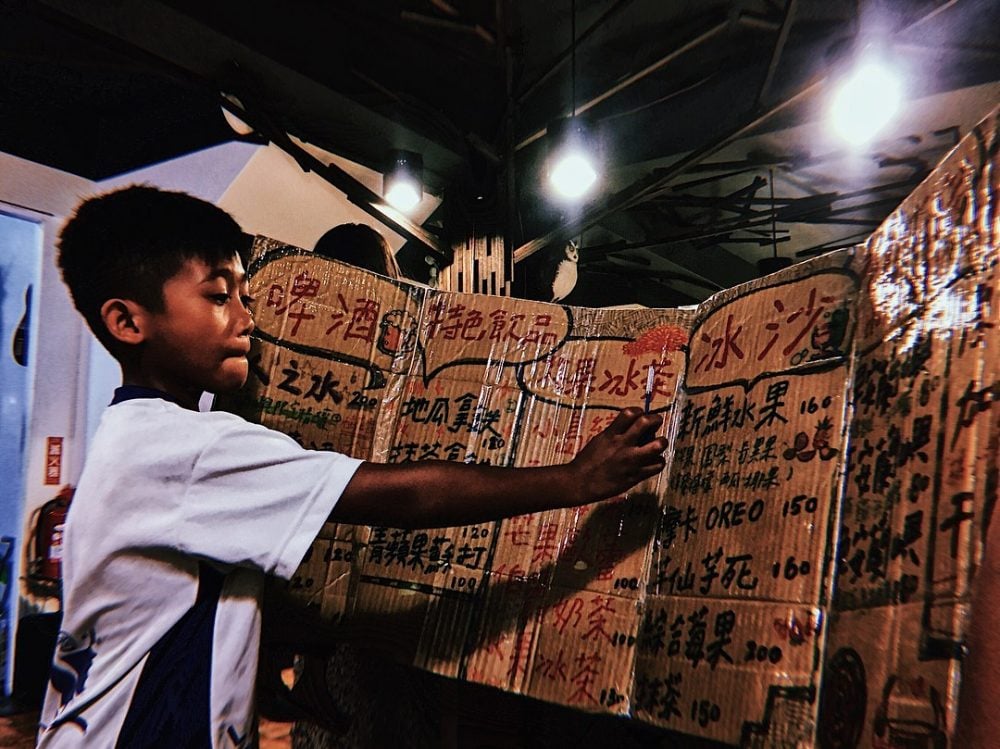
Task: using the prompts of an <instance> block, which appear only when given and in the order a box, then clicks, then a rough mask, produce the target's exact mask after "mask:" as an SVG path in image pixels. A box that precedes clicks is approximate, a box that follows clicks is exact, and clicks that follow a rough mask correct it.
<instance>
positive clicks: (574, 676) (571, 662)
mask: <svg viewBox="0 0 1000 749" xmlns="http://www.w3.org/2000/svg"><path fill="white" fill-rule="evenodd" d="M637 607H638V603H637V602H636V601H634V600H632V599H629V598H621V597H618V596H612V595H605V594H602V593H594V592H591V591H577V590H572V589H565V588H558V587H552V588H551V589H550V590H549V592H548V595H547V597H546V599H545V603H544V606H543V608H542V612H541V617H540V620H539V626H538V632H537V635H536V637H535V647H534V649H533V652H532V658H531V668H530V672H529V675H528V680H527V684H526V686H525V690H524V691H525V694H528V695H530V696H532V697H537V698H539V699H544V700H547V701H550V702H558V703H560V704H563V705H568V706H570V707H574V708H577V709H579V710H586V711H589V712H609V713H616V714H622V715H624V714H627V713H628V711H629V707H630V700H629V694H630V692H631V682H632V664H633V661H634V658H635V641H636V636H637V634H638V623H639V617H638V610H637Z"/></svg>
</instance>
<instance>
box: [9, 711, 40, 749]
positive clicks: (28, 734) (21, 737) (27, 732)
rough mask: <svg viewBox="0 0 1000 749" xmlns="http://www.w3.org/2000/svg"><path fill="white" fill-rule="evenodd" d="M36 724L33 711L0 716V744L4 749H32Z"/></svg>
mask: <svg viewBox="0 0 1000 749" xmlns="http://www.w3.org/2000/svg"><path fill="white" fill-rule="evenodd" d="M37 726H38V721H37V717H36V716H35V715H34V713H22V714H20V715H10V716H6V717H2V718H0V746H2V747H4V749H33V747H34V746H35V729H36V728H37Z"/></svg>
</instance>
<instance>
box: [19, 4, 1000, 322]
mask: <svg viewBox="0 0 1000 749" xmlns="http://www.w3.org/2000/svg"><path fill="white" fill-rule="evenodd" d="M997 28H1000V2H998V1H997V0H892V1H891V2H890V1H889V0H883V2H865V1H864V0H780V1H779V0H743V1H733V2H723V1H721V0H688V1H686V2H681V1H672V2H665V1H664V0H575V1H574V0H561V1H560V2H530V1H528V0H524V1H522V2H517V0H338V1H337V2H320V1H319V0H310V1H300V2H288V1H287V0H285V1H284V2H279V0H216V1H215V2H204V1H203V0H202V1H199V2H186V1H185V0H128V1H127V0H101V1H99V2H98V1H95V0H87V1H81V0H0V49H2V57H0V60H2V65H0V151H5V152H8V153H12V154H15V155H18V156H21V157H24V158H27V159H30V160H32V161H36V162H40V163H43V164H46V165H49V166H53V167H56V168H59V169H63V170H65V171H68V172H72V173H74V174H79V175H82V176H84V177H88V178H90V179H94V180H100V179H104V178H106V177H110V176H113V175H117V174H120V173H122V172H126V171H130V170H132V169H135V168H138V167H142V166H146V165H148V164H151V163H155V162H158V161H162V160H164V159H167V158H170V157H173V156H177V155H180V154H183V153H187V152H190V151H193V150H196V149H200V148H204V147H206V146H210V145H214V144H217V143H220V142H223V141H226V140H230V139H232V138H233V137H234V136H233V133H232V131H231V130H229V129H228V127H227V126H226V125H225V123H224V121H223V119H222V117H221V115H220V110H219V102H220V96H219V93H220V91H226V92H229V93H231V94H235V95H237V96H239V97H240V99H241V100H242V101H243V102H244V104H246V105H247V107H248V113H249V114H252V115H254V118H255V119H254V121H255V123H258V122H263V123H266V125H267V127H266V128H261V129H262V130H263V131H265V132H268V133H271V134H274V133H279V132H281V133H284V132H287V133H290V134H292V135H295V136H297V137H298V138H300V139H302V140H305V141H308V142H310V143H313V144H316V145H318V146H321V147H323V148H324V149H326V150H328V151H331V152H334V153H337V154H340V155H342V156H345V157H347V158H349V159H352V160H354V161H356V162H358V163H361V164H364V165H366V166H369V167H372V168H375V169H379V170H380V169H381V168H382V166H383V164H384V161H385V158H386V154H387V152H388V151H389V150H390V149H393V148H405V149H408V150H413V151H418V152H420V153H421V154H422V155H423V159H424V165H425V178H426V181H427V185H428V189H429V190H430V191H432V192H434V193H436V194H437V195H439V196H440V197H442V198H443V203H442V206H441V208H440V209H439V211H438V212H437V213H436V214H435V215H434V216H432V217H431V219H430V220H429V222H428V224H427V226H426V227H424V228H425V229H426V230H427V231H428V232H430V234H432V235H439V234H442V233H444V234H445V235H446V237H445V239H446V242H447V240H449V239H453V238H454V237H455V236H459V235H461V234H462V233H463V232H466V231H468V230H469V229H470V227H475V229H476V230H477V231H483V230H484V227H486V229H485V230H488V231H495V232H497V233H500V234H504V235H505V236H506V238H507V240H508V242H509V245H510V247H511V248H512V250H513V251H514V259H515V260H517V261H518V262H517V264H516V266H515V268H516V270H515V280H516V281H517V282H518V283H516V284H515V289H518V288H522V287H521V286H519V282H520V281H521V280H522V279H529V280H530V279H531V277H532V276H533V275H534V274H536V273H538V272H539V271H538V264H539V258H541V257H543V256H544V255H545V254H546V253H547V252H549V251H551V250H552V249H553V248H557V247H560V246H561V245H562V243H563V242H564V241H565V240H566V239H567V238H570V237H573V238H576V239H577V240H578V241H579V242H580V244H581V259H580V271H581V275H580V282H579V284H578V285H577V288H576V289H575V290H574V292H573V294H571V295H570V297H568V298H567V299H566V300H565V301H566V302H567V303H574V304H585V305H602V304H623V303H640V304H645V305H648V306H673V305H677V304H685V303H691V302H695V301H698V300H700V299H702V298H704V297H705V296H707V295H708V294H710V293H712V291H714V290H716V289H719V288H725V287H728V286H732V285H734V284H736V283H740V282H742V281H745V280H748V279H750V278H753V277H755V276H757V275H758V273H759V270H758V261H760V260H762V259H765V258H767V257H770V256H773V255H775V254H777V255H779V256H781V257H784V258H788V259H790V260H792V261H797V260H801V259H804V258H806V257H809V256H812V255H815V254H818V253H820V252H823V251H827V250H829V249H832V248H835V247H839V246H846V245H850V244H853V243H856V242H858V241H860V240H861V239H863V238H864V236H866V235H867V234H868V233H869V232H870V231H871V230H872V229H874V228H875V226H877V225H878V223H879V222H880V221H881V220H882V219H883V218H884V217H885V216H886V215H887V214H888V213H889V212H890V211H891V210H892V208H893V207H895V206H896V205H897V204H898V203H899V201H900V200H901V199H902V197H904V196H905V195H906V194H907V193H909V192H910V191H911V190H912V189H913V187H914V186H915V185H916V184H917V183H918V182H919V181H920V180H921V179H922V178H923V177H924V176H925V175H926V174H927V173H928V171H929V170H930V169H931V168H932V167H933V165H934V164H935V163H936V162H937V161H938V160H939V159H940V158H941V157H942V156H943V155H944V154H945V153H946V152H947V150H948V149H949V148H950V147H951V146H952V145H954V143H955V142H956V140H957V138H958V137H959V136H960V135H961V134H964V132H966V131H967V130H968V129H969V128H970V127H971V126H972V125H974V124H975V123H976V121H977V120H978V119H979V118H981V117H982V116H984V115H985V114H986V113H987V112H988V111H989V110H990V109H992V108H993V107H994V106H995V105H996V104H997V102H998V100H1000V94H998V92H1000V84H998V81H1000V48H998V46H997V35H996V29H997ZM574 39H575V41H576V43H575V44H574V43H573V40H574ZM871 42H877V43H878V44H879V45H880V46H883V47H885V48H886V49H887V50H888V52H889V53H890V54H891V55H892V56H893V58H894V59H895V60H896V61H897V62H898V64H899V65H900V66H901V67H902V69H903V70H905V71H906V76H907V78H906V94H907V98H908V101H910V102H911V104H910V106H909V107H908V108H905V109H904V111H903V113H902V114H901V116H900V118H899V119H898V120H897V121H896V122H895V123H894V124H893V125H891V126H890V128H889V129H888V130H887V131H886V133H885V134H884V135H883V136H882V137H881V138H880V139H879V140H877V141H876V142H875V143H873V144H872V145H870V146H868V148H867V149H866V150H865V151H864V152H862V153H860V154H856V153H851V152H848V151H846V150H845V149H844V147H842V146H840V145H837V144H836V143H834V142H832V141H830V140H829V139H827V138H826V136H824V135H823V130H822V127H821V118H822V113H823V101H824V94H826V93H828V92H829V84H830V82H832V81H833V80H834V79H835V78H836V76H837V75H838V74H839V71H840V70H841V69H842V68H843V66H844V65H845V63H846V61H848V60H849V59H850V57H851V53H852V50H854V49H856V48H858V47H859V46H862V45H864V44H867V43H871ZM574 104H575V108H576V110H577V112H578V113H580V112H582V113H583V114H584V115H585V116H587V117H588V118H589V119H591V120H592V122H593V124H594V126H595V128H596V131H597V133H598V134H599V138H600V140H599V142H600V152H601V153H602V155H603V157H604V159H605V163H606V165H607V166H606V168H605V175H604V180H603V182H602V189H601V192H600V194H599V195H597V196H596V197H595V198H593V200H592V201H591V202H590V203H589V204H588V205H586V206H584V207H582V208H579V209H576V210H575V211H573V212H570V211H569V210H568V209H566V208H565V207H560V206H558V205H556V204H553V203H552V202H550V200H549V198H548V197H547V196H546V195H545V194H544V193H543V192H542V191H541V189H540V188H539V184H540V173H541V169H542V162H543V159H544V156H545V138H544V137H542V134H543V133H544V130H545V128H546V127H547V126H548V125H549V124H550V123H551V122H552V121H553V120H555V119H556V118H558V117H561V116H565V115H567V114H569V113H570V112H571V110H572V108H573V106H574ZM410 244H411V246H412V245H415V244H419V235H418V236H416V238H413V239H411V242H410ZM529 286H530V284H529Z"/></svg>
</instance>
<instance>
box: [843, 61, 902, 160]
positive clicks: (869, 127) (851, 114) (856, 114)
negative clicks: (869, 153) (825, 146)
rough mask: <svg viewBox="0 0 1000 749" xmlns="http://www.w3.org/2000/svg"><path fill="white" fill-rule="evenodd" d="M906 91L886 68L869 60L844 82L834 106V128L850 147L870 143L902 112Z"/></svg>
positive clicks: (897, 78) (895, 76)
mask: <svg viewBox="0 0 1000 749" xmlns="http://www.w3.org/2000/svg"><path fill="white" fill-rule="evenodd" d="M902 98H903V87H902V83H901V82H900V80H899V76H898V75H897V74H896V73H895V72H894V71H893V70H891V69H890V68H888V67H886V66H885V65H884V64H882V63H880V62H878V61H875V60H868V61H866V62H863V63H861V64H860V65H859V66H858V67H857V69H855V70H854V72H853V73H851V75H850V76H849V77H848V78H847V79H845V80H844V81H843V83H842V84H841V85H840V88H838V89H837V91H836V92H835V93H834V95H833V99H832V101H831V103H830V127H831V128H832V129H833V131H834V132H835V133H836V134H837V135H839V136H840V137H841V138H843V139H844V140H846V141H848V142H849V143H851V144H853V145H856V146H860V145H864V144H865V143H868V142H869V141H870V140H871V139H872V138H873V137H874V136H875V134H876V133H878V132H879V131H880V130H881V129H882V128H883V127H885V126H886V124H888V123H889V121H890V120H891V119H892V118H893V116H894V115H895V114H896V112H897V111H898V110H899V105H900V103H901V102H902Z"/></svg>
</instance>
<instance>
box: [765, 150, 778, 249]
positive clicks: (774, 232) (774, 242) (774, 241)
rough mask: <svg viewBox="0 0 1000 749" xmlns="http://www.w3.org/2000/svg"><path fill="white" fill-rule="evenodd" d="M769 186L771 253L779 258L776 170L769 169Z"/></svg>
mask: <svg viewBox="0 0 1000 749" xmlns="http://www.w3.org/2000/svg"><path fill="white" fill-rule="evenodd" d="M767 172H768V176H769V179H768V180H767V183H768V185H769V186H770V188H771V251H772V252H773V254H774V257H778V225H777V216H776V212H775V210H774V169H773V168H771V169H768V170H767Z"/></svg>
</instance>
